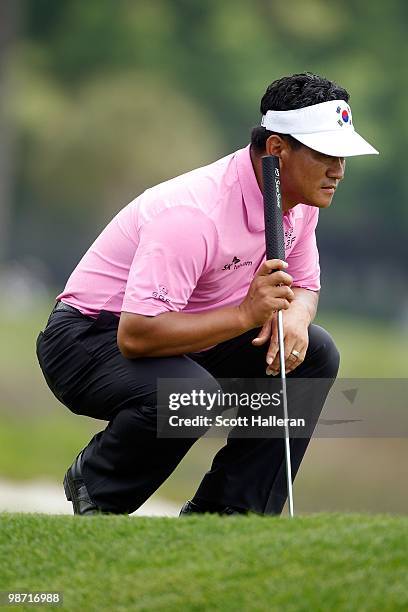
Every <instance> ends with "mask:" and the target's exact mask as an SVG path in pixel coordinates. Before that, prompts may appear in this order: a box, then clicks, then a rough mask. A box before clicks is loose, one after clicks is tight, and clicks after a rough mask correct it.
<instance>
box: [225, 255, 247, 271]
mask: <svg viewBox="0 0 408 612" xmlns="http://www.w3.org/2000/svg"><path fill="white" fill-rule="evenodd" d="M244 266H252V261H241V260H240V259H239V258H238V257H235V256H234V257H233V259H232V261H231V263H227V264H225V266H224V267H223V268H222V269H223V270H238V268H242V267H244Z"/></svg>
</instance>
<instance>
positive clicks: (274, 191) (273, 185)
mask: <svg viewBox="0 0 408 612" xmlns="http://www.w3.org/2000/svg"><path fill="white" fill-rule="evenodd" d="M262 175H263V198H264V213H265V242H266V259H282V260H283V261H285V240H284V235H283V217H282V197H281V192H280V171H279V157H275V155H267V156H266V157H263V158H262Z"/></svg>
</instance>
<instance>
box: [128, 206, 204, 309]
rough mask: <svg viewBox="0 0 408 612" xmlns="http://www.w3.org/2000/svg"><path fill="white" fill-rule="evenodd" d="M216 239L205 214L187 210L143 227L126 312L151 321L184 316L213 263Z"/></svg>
mask: <svg viewBox="0 0 408 612" xmlns="http://www.w3.org/2000/svg"><path fill="white" fill-rule="evenodd" d="M215 234H216V230H215V227H214V224H213V222H212V221H211V219H209V218H208V217H207V216H206V215H205V214H204V213H203V212H202V211H200V210H198V209H194V208H190V207H188V206H182V205H180V206H176V207H172V208H167V209H164V210H162V211H161V212H160V213H158V214H157V215H156V216H155V217H154V218H153V219H151V220H149V221H148V222H146V223H145V224H144V225H142V227H141V228H140V233H139V244H138V246H137V249H136V253H135V256H134V259H133V262H132V264H131V267H130V270H129V276H128V280H127V284H126V289H125V295H124V299H123V303H122V309H121V310H122V311H125V312H133V313H136V314H142V315H149V316H155V315H158V314H161V313H163V312H171V311H174V312H179V311H181V310H183V308H184V307H185V306H186V304H187V302H188V299H189V297H190V296H191V294H192V292H193V290H194V288H195V286H196V285H197V282H198V280H199V278H200V276H201V275H202V273H203V271H204V270H205V268H206V266H207V263H208V261H209V258H210V257H211V251H212V246H213V244H214V240H215Z"/></svg>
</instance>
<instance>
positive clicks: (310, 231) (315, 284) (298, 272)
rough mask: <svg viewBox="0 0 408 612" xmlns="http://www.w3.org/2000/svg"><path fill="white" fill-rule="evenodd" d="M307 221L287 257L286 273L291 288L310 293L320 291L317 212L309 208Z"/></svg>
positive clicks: (315, 209)
mask: <svg viewBox="0 0 408 612" xmlns="http://www.w3.org/2000/svg"><path fill="white" fill-rule="evenodd" d="M310 209H311V211H310V213H309V216H308V219H307V221H306V223H305V225H304V227H303V230H302V233H301V236H300V238H299V240H298V241H297V242H296V244H295V246H294V247H293V249H292V251H291V252H290V254H289V255H288V257H287V262H288V264H289V266H288V269H287V272H288V273H289V274H290V275H291V276H292V278H293V285H292V286H293V287H302V288H304V289H310V290H311V291H319V290H320V265H319V251H318V248H317V242H316V226H317V222H318V220H319V210H318V209H317V208H314V207H310Z"/></svg>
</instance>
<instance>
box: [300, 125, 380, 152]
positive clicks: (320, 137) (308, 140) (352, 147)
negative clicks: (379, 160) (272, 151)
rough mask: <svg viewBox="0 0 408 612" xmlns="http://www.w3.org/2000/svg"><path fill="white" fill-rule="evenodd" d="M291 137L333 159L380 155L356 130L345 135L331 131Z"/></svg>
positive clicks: (344, 133)
mask: <svg viewBox="0 0 408 612" xmlns="http://www.w3.org/2000/svg"><path fill="white" fill-rule="evenodd" d="M291 136H293V138H296V140H299V142H301V143H302V144H304V145H306V146H307V147H309V148H310V149H314V150H315V151H318V152H319V153H324V154H325V155H331V156H333V157H352V156H353V155H378V151H377V150H376V149H374V147H372V146H371V145H370V144H369V143H368V142H367V141H366V140H364V138H362V137H361V136H360V134H357V132H355V131H354V130H353V131H352V130H347V131H344V132H343V133H342V132H338V131H336V132H333V131H330V132H317V133H314V134H291Z"/></svg>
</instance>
